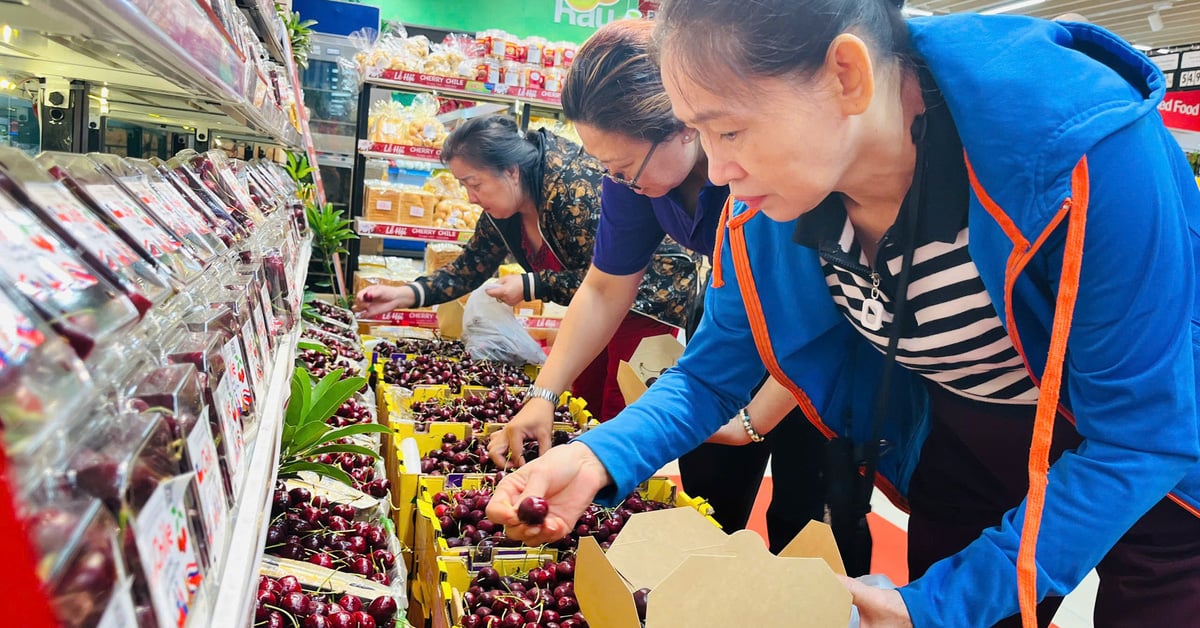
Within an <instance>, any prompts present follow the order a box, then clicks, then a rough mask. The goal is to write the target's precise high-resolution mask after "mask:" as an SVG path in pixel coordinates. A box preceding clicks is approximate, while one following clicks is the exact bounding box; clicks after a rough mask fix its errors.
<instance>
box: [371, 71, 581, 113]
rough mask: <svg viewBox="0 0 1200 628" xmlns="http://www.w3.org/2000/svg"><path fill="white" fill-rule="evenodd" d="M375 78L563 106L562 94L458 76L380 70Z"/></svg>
mask: <svg viewBox="0 0 1200 628" xmlns="http://www.w3.org/2000/svg"><path fill="white" fill-rule="evenodd" d="M374 76H377V77H378V78H380V79H382V80H384V81H392V82H396V83H405V84H408V85H414V86H419V87H428V88H430V89H441V90H456V91H460V92H467V93H471V92H474V93H477V94H496V95H499V96H508V97H510V98H520V99H522V100H536V101H539V102H544V103H549V104H552V105H561V104H562V94H560V93H559V92H551V91H547V90H544V89H534V88H529V87H514V86H508V85H496V84H494V83H483V82H480V81H468V80H467V79H464V78H460V77H456V76H438V75H436V74H421V73H420V72H410V71H408V70H391V69H387V70H379V71H378V73H377V74H374Z"/></svg>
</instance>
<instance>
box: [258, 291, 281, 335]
mask: <svg viewBox="0 0 1200 628" xmlns="http://www.w3.org/2000/svg"><path fill="white" fill-rule="evenodd" d="M259 290H260V296H261V297H262V306H263V322H265V323H266V324H267V329H269V330H271V331H272V332H274V330H275V327H276V326H277V325H278V321H276V320H275V310H274V309H273V307H274V306H273V305H272V303H273V302H272V301H271V293H270V292H268V291H267V286H266V284H264V285H262V286H259Z"/></svg>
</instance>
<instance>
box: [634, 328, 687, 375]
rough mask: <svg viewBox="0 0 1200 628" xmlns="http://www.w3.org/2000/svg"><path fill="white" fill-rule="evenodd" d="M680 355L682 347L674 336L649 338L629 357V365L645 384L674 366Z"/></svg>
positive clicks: (664, 335) (665, 335)
mask: <svg viewBox="0 0 1200 628" xmlns="http://www.w3.org/2000/svg"><path fill="white" fill-rule="evenodd" d="M681 355H683V345H682V344H680V343H679V339H678V338H676V337H675V336H671V335H669V334H662V335H660V336H651V337H649V338H645V339H643V340H642V342H641V343H639V344H638V348H637V350H635V351H634V352H633V355H631V356H629V365H630V366H631V367H632V368H633V371H634V372H635V373H637V375H638V377H640V378H641V379H642V381H643V382H645V381H646V380H648V379H650V378H651V377H658V376H660V375H662V373H663V371H665V370H667V369H669V368H671V367H672V366H675V363H676V362H678V361H679V356H681Z"/></svg>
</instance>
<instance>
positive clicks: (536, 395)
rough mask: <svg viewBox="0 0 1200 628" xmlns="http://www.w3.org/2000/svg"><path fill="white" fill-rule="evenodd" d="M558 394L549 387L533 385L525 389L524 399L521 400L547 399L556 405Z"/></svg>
mask: <svg viewBox="0 0 1200 628" xmlns="http://www.w3.org/2000/svg"><path fill="white" fill-rule="evenodd" d="M559 396H560V395H559V394H558V393H556V392H554V391H553V390H550V389H549V388H542V387H541V386H538V385H533V386H530V387H529V390H526V391H525V399H524V400H523V401H529V400H530V399H545V400H546V401H549V402H550V403H552V404H554V405H555V406H557V405H558V398H559Z"/></svg>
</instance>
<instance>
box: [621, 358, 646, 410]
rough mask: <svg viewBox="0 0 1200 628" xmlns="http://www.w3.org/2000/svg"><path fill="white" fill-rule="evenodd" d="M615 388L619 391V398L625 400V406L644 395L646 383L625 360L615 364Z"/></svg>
mask: <svg viewBox="0 0 1200 628" xmlns="http://www.w3.org/2000/svg"><path fill="white" fill-rule="evenodd" d="M617 386H618V387H620V389H621V396H622V397H624V398H625V405H630V404H632V403H633V402H635V401H637V400H638V397H641V396H642V395H643V394H645V393H646V388H647V386H646V383H645V382H643V381H642V378H640V377H638V374H637V372H636V371H634V370H633V367H632V366H630V365H629V363H628V362H626V361H625V360H621V362H620V363H619V364H617Z"/></svg>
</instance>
